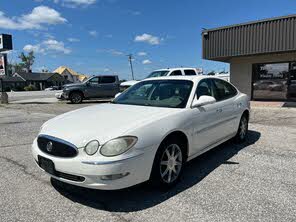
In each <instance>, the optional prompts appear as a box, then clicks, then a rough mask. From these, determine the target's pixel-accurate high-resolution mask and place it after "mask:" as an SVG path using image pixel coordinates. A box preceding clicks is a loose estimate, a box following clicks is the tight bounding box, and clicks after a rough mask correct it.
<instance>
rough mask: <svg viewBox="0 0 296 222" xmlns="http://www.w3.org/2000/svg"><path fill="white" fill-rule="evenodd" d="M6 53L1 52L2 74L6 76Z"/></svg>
mask: <svg viewBox="0 0 296 222" xmlns="http://www.w3.org/2000/svg"><path fill="white" fill-rule="evenodd" d="M5 68H6V55H4V54H0V76H5V74H6V69H5Z"/></svg>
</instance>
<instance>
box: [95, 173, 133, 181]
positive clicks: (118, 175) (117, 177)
mask: <svg viewBox="0 0 296 222" xmlns="http://www.w3.org/2000/svg"><path fill="white" fill-rule="evenodd" d="M127 175H129V173H120V174H112V175H104V176H100V178H101V180H118V179H120V178H123V177H126V176H127Z"/></svg>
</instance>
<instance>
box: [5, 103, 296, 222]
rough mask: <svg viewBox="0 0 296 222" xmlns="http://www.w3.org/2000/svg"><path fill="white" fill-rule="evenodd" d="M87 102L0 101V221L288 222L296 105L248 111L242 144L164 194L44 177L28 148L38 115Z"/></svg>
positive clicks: (211, 155)
mask: <svg viewBox="0 0 296 222" xmlns="http://www.w3.org/2000/svg"><path fill="white" fill-rule="evenodd" d="M88 105H94V104H93V103H84V104H82V105H78V106H77V105H70V104H40V105H36V104H35V105H34V104H26V105H19V104H14V105H8V106H0V150H1V152H0V169H1V171H0V212H1V213H0V221H5V222H7V221H295V218H296V189H295V187H296V109H293V108H292V109H289V108H255V109H253V112H252V117H251V123H250V131H249V136H248V139H247V141H246V142H245V143H244V144H241V145H235V144H233V143H231V142H227V143H225V144H223V145H221V146H219V147H217V148H216V149H214V150H212V151H210V152H207V153H206V154H204V155H202V156H201V157H198V158H197V159H195V160H193V161H191V162H190V163H189V164H187V166H186V169H185V173H184V175H183V177H182V181H181V182H180V183H179V184H178V185H177V186H176V187H175V188H173V189H171V190H170V191H168V192H161V191H156V190H153V189H151V188H150V187H149V186H147V185H145V184H144V185H139V186H136V187H133V188H129V189H125V190H121V191H95V190H89V189H83V188H78V187H74V186H69V185H65V184H61V183H59V182H57V181H54V180H50V178H49V177H48V176H46V175H45V174H44V173H42V172H41V171H40V170H39V169H38V168H37V167H36V166H35V163H34V162H33V159H32V157H31V152H30V147H31V143H32V141H33V139H34V138H35V136H36V135H37V133H38V131H39V128H40V126H41V125H42V123H43V122H44V121H46V120H48V119H50V118H52V117H54V116H56V115H57V114H60V113H64V112H66V111H70V110H73V109H76V108H79V107H83V106H88Z"/></svg>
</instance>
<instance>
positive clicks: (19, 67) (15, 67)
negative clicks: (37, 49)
mask: <svg viewBox="0 0 296 222" xmlns="http://www.w3.org/2000/svg"><path fill="white" fill-rule="evenodd" d="M7 71H8V75H10V76H11V75H12V74H14V73H15V72H23V71H24V66H23V64H22V63H14V64H12V63H11V64H8V65H7Z"/></svg>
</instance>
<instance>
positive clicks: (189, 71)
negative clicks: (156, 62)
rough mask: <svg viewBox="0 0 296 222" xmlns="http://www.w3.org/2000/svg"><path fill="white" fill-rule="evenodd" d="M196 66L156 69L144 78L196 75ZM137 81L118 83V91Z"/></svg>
mask: <svg viewBox="0 0 296 222" xmlns="http://www.w3.org/2000/svg"><path fill="white" fill-rule="evenodd" d="M198 74H199V73H198V71H197V69H196V68H183V67H182V68H167V69H158V70H155V71H153V72H152V73H150V74H149V75H148V76H147V77H146V78H145V79H148V78H153V77H161V76H196V75H198ZM137 82H139V81H138V80H131V81H126V82H123V83H121V84H120V91H121V92H122V91H124V90H126V89H127V88H129V87H131V86H132V85H134V84H136V83H137Z"/></svg>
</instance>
